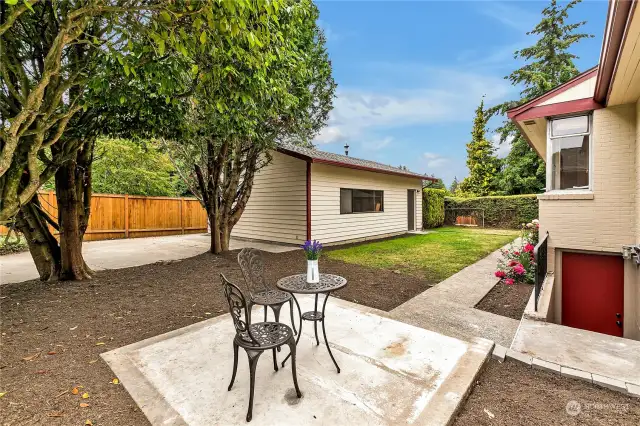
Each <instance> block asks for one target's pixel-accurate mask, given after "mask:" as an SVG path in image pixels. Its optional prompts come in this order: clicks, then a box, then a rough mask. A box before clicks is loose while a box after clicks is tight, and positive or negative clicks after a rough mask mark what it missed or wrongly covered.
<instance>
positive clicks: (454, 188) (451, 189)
mask: <svg viewBox="0 0 640 426" xmlns="http://www.w3.org/2000/svg"><path fill="white" fill-rule="evenodd" d="M459 185H460V184H459V183H458V178H457V176H454V177H453V182H451V185H450V186H449V192H450V193H452V194H454V195H455V193H456V192H457V191H458V186H459Z"/></svg>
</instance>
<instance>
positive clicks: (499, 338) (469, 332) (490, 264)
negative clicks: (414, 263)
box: [390, 250, 520, 347]
mask: <svg viewBox="0 0 640 426" xmlns="http://www.w3.org/2000/svg"><path fill="white" fill-rule="evenodd" d="M500 256H501V254H500V250H496V251H495V252H493V253H491V254H490V255H489V256H487V257H485V258H484V259H482V260H480V261H478V262H476V263H474V264H473V265H470V266H467V267H466V268H464V269H463V270H462V271H460V272H458V273H456V274H455V275H452V276H451V277H449V278H447V279H446V280H444V281H442V282H441V283H439V284H437V285H435V286H434V287H432V288H430V289H429V290H426V291H424V292H423V293H421V294H419V295H417V296H416V297H414V298H413V299H411V300H408V301H407V302H405V303H403V304H402V305H400V306H398V307H397V308H395V309H393V310H392V311H391V312H390V315H391V317H392V318H395V319H397V320H399V321H403V322H406V323H408V324H412V325H415V326H418V327H422V328H426V329H428V330H433V331H436V332H438V333H442V334H445V335H447V336H451V337H455V338H458V339H463V340H467V341H471V340H472V339H473V338H475V337H483V338H485V339H489V340H493V341H494V342H496V344H499V345H503V346H506V347H509V346H511V341H512V340H513V337H514V336H515V334H516V331H517V330H518V325H519V323H520V321H518V320H514V319H512V318H507V317H503V316H500V315H495V314H492V313H489V312H484V311H480V310H478V309H475V308H474V306H475V305H476V304H477V303H478V302H480V300H482V298H483V297H484V296H485V295H486V294H487V293H488V292H489V291H490V290H491V289H492V288H493V286H495V284H496V278H495V276H494V275H493V274H494V272H495V270H496V264H497V262H498V259H499V258H500Z"/></svg>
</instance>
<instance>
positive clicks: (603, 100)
mask: <svg viewBox="0 0 640 426" xmlns="http://www.w3.org/2000/svg"><path fill="white" fill-rule="evenodd" d="M636 4H637V1H636V0H632V1H620V0H616V1H611V2H610V3H609V11H608V13H607V24H606V27H605V34H604V42H603V44H602V50H601V52H600V69H601V71H600V72H599V73H598V77H597V79H596V87H595V92H594V95H593V99H594V100H595V101H596V102H598V103H600V104H602V105H607V103H608V100H609V94H610V93H611V83H612V82H613V78H614V76H615V74H616V70H617V67H618V61H619V59H620V53H621V51H622V47H623V46H624V40H625V38H626V35H627V29H628V24H629V20H630V18H631V16H632V15H633V10H634V9H635V7H636Z"/></svg>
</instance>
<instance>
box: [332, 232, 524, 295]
mask: <svg viewBox="0 0 640 426" xmlns="http://www.w3.org/2000/svg"><path fill="white" fill-rule="evenodd" d="M518 235H519V232H518V231H513V230H502V229H500V230H497V229H477V228H461V227H445V228H438V229H433V230H431V232H430V233H429V234H426V235H412V236H408V237H401V238H396V239H392V240H386V241H378V242H372V243H368V244H361V245H358V246H353V247H349V248H344V249H336V250H327V252H326V254H325V255H326V256H327V257H329V258H330V259H335V260H341V261H343V262H347V263H355V264H358V265H363V266H369V267H372V268H384V269H390V270H394V271H395V270H399V271H400V272H402V273H405V274H410V275H414V276H419V277H421V278H424V279H425V280H428V281H431V282H434V283H437V282H440V281H442V280H443V279H445V278H447V277H450V276H451V275H453V274H455V273H456V272H458V271H459V270H461V269H463V268H464V267H465V266H468V265H471V264H472V263H475V262H476V261H478V260H480V259H482V258H483V257H485V256H486V255H488V254H489V253H491V252H492V251H494V250H497V249H498V248H500V247H502V246H504V245H505V244H508V243H509V242H511V241H513V239H514V238H516V237H517V236H518Z"/></svg>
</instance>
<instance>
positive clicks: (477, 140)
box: [459, 99, 500, 196]
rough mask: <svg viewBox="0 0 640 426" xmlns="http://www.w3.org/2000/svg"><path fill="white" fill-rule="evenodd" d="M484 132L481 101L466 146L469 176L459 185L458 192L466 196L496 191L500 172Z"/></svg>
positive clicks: (492, 147)
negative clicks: (497, 177) (469, 139)
mask: <svg viewBox="0 0 640 426" xmlns="http://www.w3.org/2000/svg"><path fill="white" fill-rule="evenodd" d="M486 131H487V114H486V111H485V110H484V99H482V100H481V101H480V105H478V108H476V117H475V118H474V119H473V129H472V130H471V141H470V142H469V143H468V144H467V167H468V168H469V176H467V177H466V178H464V180H463V181H462V182H460V185H459V190H460V191H461V192H463V193H465V194H468V195H475V196H485V195H490V194H492V193H494V192H495V191H496V176H497V175H498V172H499V171H500V163H499V161H498V158H497V157H496V155H495V148H494V146H493V144H492V143H491V142H490V141H489V140H487V138H486Z"/></svg>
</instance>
